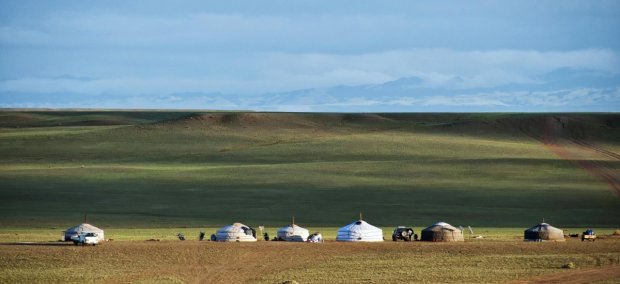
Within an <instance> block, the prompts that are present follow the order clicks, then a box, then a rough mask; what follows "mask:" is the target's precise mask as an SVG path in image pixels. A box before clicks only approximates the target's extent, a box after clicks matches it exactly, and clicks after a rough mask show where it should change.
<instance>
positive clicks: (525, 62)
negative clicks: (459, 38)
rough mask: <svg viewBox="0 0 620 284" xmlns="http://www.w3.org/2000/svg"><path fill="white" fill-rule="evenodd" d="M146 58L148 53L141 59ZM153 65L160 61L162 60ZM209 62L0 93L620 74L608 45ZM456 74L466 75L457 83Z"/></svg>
mask: <svg viewBox="0 0 620 284" xmlns="http://www.w3.org/2000/svg"><path fill="white" fill-rule="evenodd" d="M226 56H230V57H234V60H233V59H231V60H227V57H226ZM196 57H199V55H196ZM148 58H149V57H145V58H143V60H148ZM154 60H157V59H154ZM210 60H211V59H210ZM191 61H192V60H191V57H190V58H187V59H185V60H183V61H182V63H181V64H183V65H190V66H192V67H191V68H195V69H199V68H200V66H201V65H204V64H208V63H209V62H203V61H201V60H200V59H199V58H197V59H196V62H195V63H191ZM101 64H106V63H101ZM151 64H153V65H154V66H157V62H154V63H151ZM172 64H173V65H174V63H172ZM192 64H195V65H192ZM210 64H211V65H210V66H209V68H210V69H209V70H212V71H208V72H207V74H204V75H199V74H198V75H194V76H189V75H185V74H181V75H175V74H165V72H163V73H162V74H154V75H153V74H148V75H142V76H140V75H132V74H119V75H115V76H109V77H108V76H103V77H101V76H99V77H100V78H98V79H93V80H77V79H75V80H73V79H71V78H66V76H65V77H60V78H59V77H58V75H62V74H63V73H59V74H53V75H54V76H53V77H52V76H50V77H51V78H50V77H47V78H40V77H34V78H33V77H26V78H18V79H13V80H5V81H1V82H0V91H5V92H35V93H37V92H41V93H44V92H62V91H66V92H76V93H84V94H101V93H115V94H167V93H175V92H225V93H255V94H258V93H264V92H280V91H289V90H294V89H305V88H322V87H330V86H335V85H364V84H378V83H383V82H387V81H391V80H395V79H398V78H401V77H407V76H418V77H420V78H422V79H423V80H424V81H425V83H426V84H427V85H428V86H429V87H443V88H449V89H460V88H474V87H492V86H498V85H503V84H508V83H532V82H534V80H535V78H536V76H537V75H540V74H543V73H546V72H550V71H553V70H555V69H558V68H562V67H572V68H578V69H592V70H600V71H604V72H611V73H620V59H619V56H618V54H617V53H616V52H614V51H611V50H605V49H586V50H575V51H566V52H559V51H558V52H539V51H522V50H497V51H456V50H451V49H415V50H398V51H388V52H380V53H369V54H359V55H340V54H291V53H252V54H244V55H243V56H237V57H235V54H231V55H224V56H223V58H222V59H221V61H212V62H210ZM98 68H100V67H98ZM180 68H182V66H174V68H172V69H180ZM235 70H239V73H240V74H241V75H239V74H237V73H235ZM164 71H165V69H164ZM78 75H88V76H90V75H91V74H78ZM100 75H101V74H100ZM94 77H96V76H94ZM455 77H459V78H460V79H461V80H460V81H455V80H454V78H455Z"/></svg>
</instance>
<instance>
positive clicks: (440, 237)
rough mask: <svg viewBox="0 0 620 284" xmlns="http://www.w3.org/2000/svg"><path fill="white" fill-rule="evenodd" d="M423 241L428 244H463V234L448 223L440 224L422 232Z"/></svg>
mask: <svg viewBox="0 0 620 284" xmlns="http://www.w3.org/2000/svg"><path fill="white" fill-rule="evenodd" d="M420 240H422V241H427V242H463V241H465V239H464V238H463V232H462V231H461V230H460V229H458V228H455V227H453V226H451V225H450V224H448V223H444V222H439V223H437V224H434V225H432V226H430V227H428V228H426V229H424V230H422V237H421V239H420Z"/></svg>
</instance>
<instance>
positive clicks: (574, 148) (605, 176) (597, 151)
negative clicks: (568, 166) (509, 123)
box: [520, 116, 620, 196]
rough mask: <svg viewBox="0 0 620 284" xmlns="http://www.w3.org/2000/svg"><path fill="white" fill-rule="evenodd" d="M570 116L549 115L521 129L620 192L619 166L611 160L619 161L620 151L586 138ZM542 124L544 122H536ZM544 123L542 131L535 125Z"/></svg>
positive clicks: (561, 156) (522, 126)
mask: <svg viewBox="0 0 620 284" xmlns="http://www.w3.org/2000/svg"><path fill="white" fill-rule="evenodd" d="M571 123H572V121H571V119H570V118H568V117H562V116H548V117H545V118H543V119H541V120H538V121H533V122H529V123H528V124H527V125H525V124H522V125H521V126H520V128H521V130H522V131H523V132H525V133H526V134H527V135H529V136H531V137H532V138H534V139H537V140H539V141H540V142H542V143H543V144H544V145H545V147H547V148H548V149H549V150H550V151H551V152H553V153H555V154H556V155H557V156H558V157H560V158H562V159H564V160H569V161H572V162H574V163H575V164H576V165H577V166H579V167H580V168H582V169H584V170H585V171H587V172H588V173H589V174H590V175H592V176H594V177H596V178H598V179H599V180H601V181H603V182H605V183H606V184H608V185H609V187H610V188H611V189H612V190H613V191H614V192H615V193H616V195H617V196H620V170H618V169H616V168H615V167H613V165H612V163H611V162H618V161H620V154H617V153H614V152H612V151H610V150H607V149H604V148H602V147H600V146H597V145H595V144H594V143H591V142H589V141H587V140H586V139H584V138H583V137H580V136H583V135H580V133H578V131H575V127H572V125H571ZM537 124H541V125H537ZM538 127H542V131H540V130H539V129H536V128H538Z"/></svg>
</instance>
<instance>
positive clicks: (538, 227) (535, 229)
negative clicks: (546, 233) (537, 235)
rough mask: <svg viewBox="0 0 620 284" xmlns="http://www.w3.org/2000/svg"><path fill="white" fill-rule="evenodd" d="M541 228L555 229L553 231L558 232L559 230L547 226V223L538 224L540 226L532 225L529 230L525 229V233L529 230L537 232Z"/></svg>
mask: <svg viewBox="0 0 620 284" xmlns="http://www.w3.org/2000/svg"><path fill="white" fill-rule="evenodd" d="M542 228H545V229H546V230H554V229H555V230H560V229H558V228H556V227H554V226H551V225H549V224H547V223H540V224H536V225H534V226H533V227H531V228H529V229H527V230H526V231H529V230H531V231H537V230H540V229H542Z"/></svg>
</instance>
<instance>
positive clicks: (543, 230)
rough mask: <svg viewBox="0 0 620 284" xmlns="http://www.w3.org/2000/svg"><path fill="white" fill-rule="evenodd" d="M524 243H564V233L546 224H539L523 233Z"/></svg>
mask: <svg viewBox="0 0 620 284" xmlns="http://www.w3.org/2000/svg"><path fill="white" fill-rule="evenodd" d="M523 239H524V240H525V241H534V242H541V241H564V231H562V230H560V229H558V228H556V227H553V226H551V225H549V224H547V223H540V224H537V225H536V226H534V227H531V228H529V229H527V230H525V231H524V235H523Z"/></svg>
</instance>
